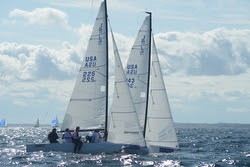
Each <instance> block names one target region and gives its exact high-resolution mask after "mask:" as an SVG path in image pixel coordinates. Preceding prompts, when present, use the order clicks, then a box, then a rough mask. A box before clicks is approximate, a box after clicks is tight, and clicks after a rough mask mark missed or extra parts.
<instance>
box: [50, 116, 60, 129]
mask: <svg viewBox="0 0 250 167" xmlns="http://www.w3.org/2000/svg"><path fill="white" fill-rule="evenodd" d="M51 126H52V127H58V126H59V125H58V119H57V117H55V118H54V119H53V120H52V121H51Z"/></svg>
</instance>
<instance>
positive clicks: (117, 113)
mask: <svg viewBox="0 0 250 167" xmlns="http://www.w3.org/2000/svg"><path fill="white" fill-rule="evenodd" d="M111 34H112V39H113V48H114V55H115V85H114V94H113V103H112V106H111V110H110V115H109V117H110V118H109V134H108V139H107V140H108V141H110V142H113V143H120V144H126V148H125V150H126V151H132V152H135V151H137V152H143V153H147V152H148V150H147V147H146V142H145V140H144V137H143V134H142V131H141V127H140V123H139V119H138V115H137V112H136V109H135V106H134V103H133V100H132V97H131V94H130V91H129V88H128V84H127V81H126V76H125V73H124V71H123V66H122V63H121V60H120V55H119V52H118V49H117V46H116V43H115V39H114V36H113V33H112V31H111Z"/></svg>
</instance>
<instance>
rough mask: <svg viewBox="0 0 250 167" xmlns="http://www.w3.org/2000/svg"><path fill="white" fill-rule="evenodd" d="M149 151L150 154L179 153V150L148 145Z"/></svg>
mask: <svg viewBox="0 0 250 167" xmlns="http://www.w3.org/2000/svg"><path fill="white" fill-rule="evenodd" d="M148 150H149V153H172V152H175V151H177V150H178V149H176V148H171V147H163V146H155V145H148Z"/></svg>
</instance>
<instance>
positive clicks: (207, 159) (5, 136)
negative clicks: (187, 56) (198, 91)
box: [0, 123, 250, 167]
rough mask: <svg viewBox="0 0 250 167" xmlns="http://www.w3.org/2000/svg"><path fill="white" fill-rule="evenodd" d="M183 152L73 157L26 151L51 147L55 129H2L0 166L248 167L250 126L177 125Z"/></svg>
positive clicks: (76, 155)
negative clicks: (41, 145)
mask: <svg viewBox="0 0 250 167" xmlns="http://www.w3.org/2000/svg"><path fill="white" fill-rule="evenodd" d="M176 130H177V136H178V140H179V143H180V150H179V151H177V152H174V153H171V154H149V155H137V154H124V153H121V154H105V153H102V154H95V155H91V154H73V153H62V152H32V153H30V152H29V153H27V152H26V151H25V145H26V144H28V143H47V142H48V141H47V134H48V133H49V132H50V131H51V127H40V128H33V127H22V126H20V125H19V126H9V127H4V128H0V166H159V167H160V166H207V167H210V166H211V167H217V166H218V167H219V166H240V167H244V166H246V167H247V166H248V167H250V124H244V125H243V124H181V123H177V124H176Z"/></svg>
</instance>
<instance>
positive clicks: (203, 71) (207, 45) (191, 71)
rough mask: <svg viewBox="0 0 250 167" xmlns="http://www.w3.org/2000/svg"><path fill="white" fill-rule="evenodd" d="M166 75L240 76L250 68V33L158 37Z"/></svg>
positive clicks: (213, 33) (243, 31) (228, 31)
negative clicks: (178, 73) (180, 73)
mask: <svg viewBox="0 0 250 167" xmlns="http://www.w3.org/2000/svg"><path fill="white" fill-rule="evenodd" d="M155 38H156V43H157V47H158V53H159V54H160V60H161V62H163V65H162V66H163V71H164V72H168V73H176V72H183V73H185V74H187V75H209V76H216V75H237V74H240V73H245V72H246V71H247V69H249V67H250V49H249V48H250V41H249V39H250V30H227V29H224V28H220V29H215V30H212V31H208V32H206V33H203V34H198V33H180V32H167V33H159V34H156V35H155Z"/></svg>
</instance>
